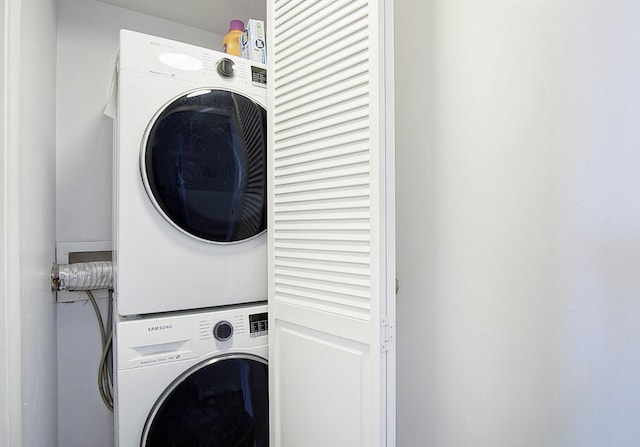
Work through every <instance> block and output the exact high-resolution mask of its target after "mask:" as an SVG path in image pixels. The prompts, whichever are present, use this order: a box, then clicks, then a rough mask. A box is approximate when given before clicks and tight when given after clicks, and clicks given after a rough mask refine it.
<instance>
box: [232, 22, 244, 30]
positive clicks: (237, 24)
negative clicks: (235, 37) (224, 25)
mask: <svg viewBox="0 0 640 447" xmlns="http://www.w3.org/2000/svg"><path fill="white" fill-rule="evenodd" d="M235 30H238V31H244V22H243V21H242V20H232V21H231V23H229V31H235Z"/></svg>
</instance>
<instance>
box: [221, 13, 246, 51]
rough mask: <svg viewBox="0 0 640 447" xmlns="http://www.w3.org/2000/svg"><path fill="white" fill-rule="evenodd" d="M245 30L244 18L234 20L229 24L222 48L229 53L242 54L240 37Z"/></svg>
mask: <svg viewBox="0 0 640 447" xmlns="http://www.w3.org/2000/svg"><path fill="white" fill-rule="evenodd" d="M243 31H244V23H243V22H242V20H232V21H231V23H230V24H229V32H228V33H227V34H225V36H224V39H222V49H223V51H224V52H225V53H227V54H233V55H234V56H240V37H241V36H242V32H243Z"/></svg>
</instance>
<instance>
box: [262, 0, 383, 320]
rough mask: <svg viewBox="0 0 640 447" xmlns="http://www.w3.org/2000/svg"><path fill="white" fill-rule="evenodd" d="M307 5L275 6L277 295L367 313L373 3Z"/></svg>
mask: <svg viewBox="0 0 640 447" xmlns="http://www.w3.org/2000/svg"><path fill="white" fill-rule="evenodd" d="M306 6H307V7H308V8H307V9H306V10H304V12H302V13H301V14H300V15H296V11H298V10H300V11H302V8H301V7H300V5H296V4H294V5H289V4H286V5H285V6H284V7H283V8H281V9H280V10H277V11H276V14H280V19H283V20H286V24H285V25H283V26H282V28H278V27H277V26H276V29H275V35H274V36H273V39H275V41H276V45H275V48H276V49H277V48H285V49H283V50H282V51H281V52H278V53H277V54H275V55H273V57H274V61H275V62H274V63H275V65H276V69H275V70H274V71H275V73H276V75H275V79H274V80H273V82H274V83H275V84H274V98H273V104H274V138H273V148H272V149H273V155H272V157H273V158H272V167H273V169H274V174H273V183H274V197H273V198H272V200H273V203H272V205H271V206H272V209H273V216H274V217H273V219H274V220H273V227H272V228H271V231H273V233H274V236H273V238H272V241H273V250H274V255H275V266H274V272H273V273H274V275H275V284H274V288H273V290H274V293H275V296H274V299H275V300H276V301H282V302H286V303H288V304H294V305H297V306H304V307H308V308H313V309H316V310H321V311H324V312H330V313H336V314H340V315H345V316H350V317H352V318H358V319H362V320H368V319H369V318H370V302H369V300H370V296H371V294H370V288H371V284H370V282H371V277H370V275H371V265H370V255H371V253H370V247H369V245H370V214H371V211H370V206H371V204H370V190H369V189H370V185H369V157H370V154H369V143H368V141H369V101H368V90H369V86H368V71H367V61H368V54H367V51H368V50H367V27H366V25H367V12H366V2H344V1H338V2H333V3H331V4H329V2H324V3H323V4H322V5H320V4H318V3H316V4H314V5H310V7H309V5H306ZM276 23H278V20H276ZM345 24H351V25H352V27H351V28H349V27H345ZM354 24H355V26H354ZM280 29H282V30H283V31H282V33H279V30H280ZM349 29H350V30H351V31H345V30H349ZM354 29H355V30H356V31H355V32H353V30H354ZM293 36H295V37H296V39H297V40H296V42H295V44H291V45H282V46H280V44H282V43H283V42H287V41H290V43H291V41H293V40H294V38H293ZM304 36H307V38H306V40H305V39H303V37H304ZM311 36H313V38H311ZM303 42H307V44H303ZM308 42H311V44H308ZM322 52H326V54H327V57H326V58H324V57H318V55H319V53H322ZM320 86H321V87H320Z"/></svg>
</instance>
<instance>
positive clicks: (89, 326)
mask: <svg viewBox="0 0 640 447" xmlns="http://www.w3.org/2000/svg"><path fill="white" fill-rule="evenodd" d="M121 28H127V29H131V30H135V31H141V32H145V33H149V34H155V35H160V36H163V37H167V38H170V39H175V40H179V41H183V42H188V43H192V44H195V45H200V46H207V47H209V48H214V49H219V48H220V42H221V41H222V36H219V35H216V34H212V33H209V32H206V31H203V30H199V29H195V28H190V27H186V26H183V25H180V24H177V23H174V22H170V21H166V20H162V19H158V18H156V17H152V16H148V15H144V14H139V13H135V12H132V11H129V10H126V9H122V8H117V7H114V6H111V5H107V4H104V3H101V2H98V1H94V0H58V40H57V45H58V63H57V75H58V82H57V96H58V101H57V111H56V116H57V120H58V122H57V140H56V145H57V149H56V151H57V152H56V154H57V167H56V169H57V179H58V181H57V185H56V196H57V225H56V228H57V241H58V242H82V241H96V240H111V175H112V170H111V164H112V154H113V152H112V122H111V120H110V119H109V118H107V117H106V116H104V115H103V109H104V105H105V102H106V97H107V92H108V90H109V85H110V82H111V76H112V74H113V67H114V61H115V58H116V54H117V49H118V39H119V36H118V32H119V30H120V29H121ZM101 305H103V307H104V305H105V303H101ZM58 346H59V348H58V349H59V356H58V371H59V376H60V381H59V382H60V383H59V393H58V397H59V413H60V429H59V445H61V446H65V447H74V446H88V445H95V446H98V445H100V446H102V445H104V446H107V445H112V444H113V433H112V430H113V423H112V414H111V413H110V412H109V411H108V410H107V409H106V407H105V406H104V405H103V403H102V401H101V400H100V397H99V394H98V389H97V382H96V381H97V366H98V362H99V356H100V337H99V332H98V327H97V325H96V322H95V316H94V314H93V311H92V309H91V306H90V305H88V304H87V302H86V301H85V302H76V303H71V304H59V305H58ZM43 445H44V444H43Z"/></svg>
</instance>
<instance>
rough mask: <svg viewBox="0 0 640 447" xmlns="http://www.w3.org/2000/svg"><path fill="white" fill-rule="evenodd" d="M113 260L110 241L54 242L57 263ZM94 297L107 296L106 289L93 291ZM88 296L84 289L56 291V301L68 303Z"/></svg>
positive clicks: (85, 298) (107, 291)
mask: <svg viewBox="0 0 640 447" xmlns="http://www.w3.org/2000/svg"><path fill="white" fill-rule="evenodd" d="M111 260H113V243H112V242H111V241H94V242H59V243H57V244H56V263H57V264H76V263H79V262H92V261H111ZM93 296H95V297H96V299H99V298H108V297H109V290H108V289H98V290H94V291H93ZM87 299H89V297H88V296H87V293H86V292H84V291H79V292H72V291H60V292H56V302H58V303H69V302H73V301H81V300H87Z"/></svg>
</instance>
